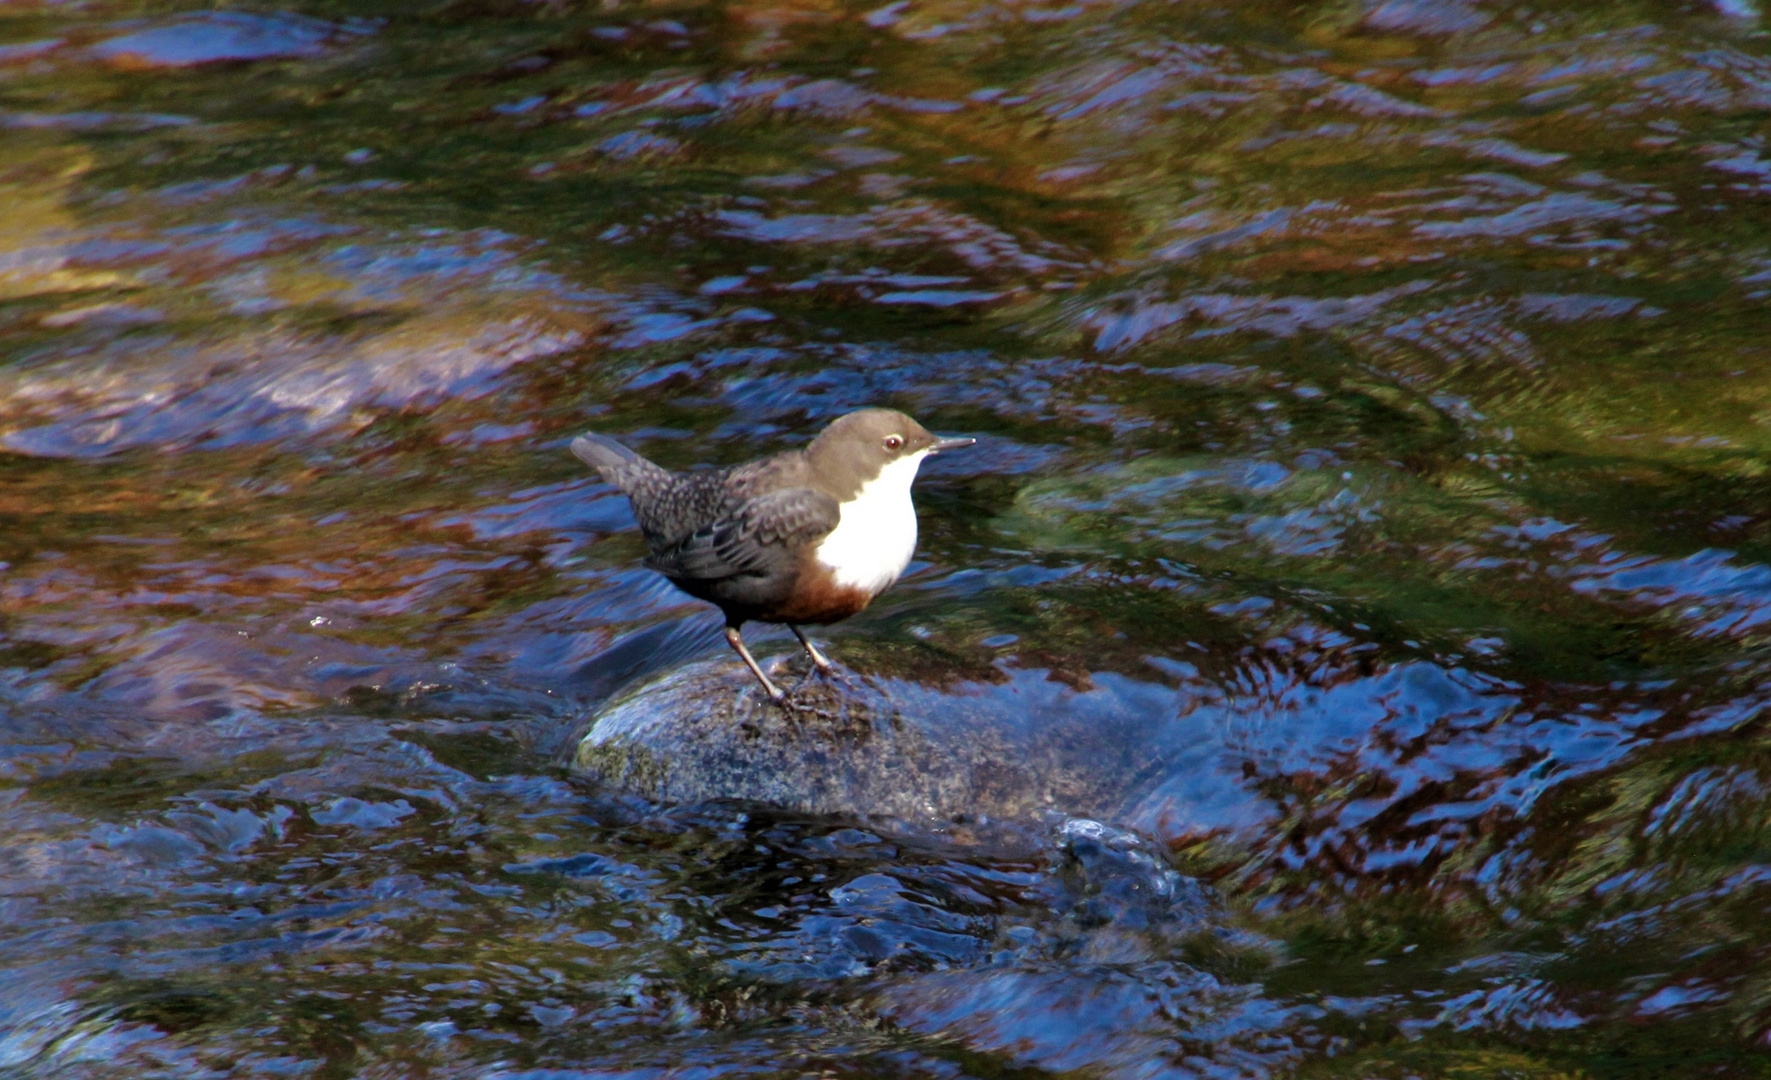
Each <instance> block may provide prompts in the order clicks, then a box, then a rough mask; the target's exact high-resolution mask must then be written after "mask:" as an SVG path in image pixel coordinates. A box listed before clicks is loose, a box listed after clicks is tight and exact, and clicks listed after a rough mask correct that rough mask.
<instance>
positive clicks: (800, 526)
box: [646, 488, 842, 581]
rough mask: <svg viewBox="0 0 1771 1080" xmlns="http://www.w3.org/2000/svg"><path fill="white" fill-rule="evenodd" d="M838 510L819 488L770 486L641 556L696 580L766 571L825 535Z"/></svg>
mask: <svg viewBox="0 0 1771 1080" xmlns="http://www.w3.org/2000/svg"><path fill="white" fill-rule="evenodd" d="M841 516H842V509H841V507H840V506H838V505H837V501H836V500H835V499H834V498H832V497H831V496H829V495H826V494H824V493H823V492H819V491H813V490H811V489H810V488H790V489H788V490H786V491H776V492H771V493H769V494H767V495H760V496H757V497H756V498H753V499H747V500H745V501H744V502H742V503H739V504H738V505H737V506H736V507H734V508H733V509H732V510H731V511H730V512H729V513H727V514H725V515H724V516H722V517H721V518H720V519H719V520H717V521H714V522H711V523H710V524H707V525H705V526H703V527H701V528H699V529H696V530H695V531H694V532H692V533H690V534H689V535H688V536H686V537H684V538H683V539H682V540H681V541H679V542H677V543H675V544H672V545H670V546H669V547H667V548H664V549H663V550H655V551H653V553H652V557H651V558H650V559H648V560H646V561H647V563H648V564H649V565H650V566H651V567H652V568H653V569H655V570H658V571H660V572H662V573H664V574H667V575H669V576H671V577H682V578H692V579H696V580H701V581H714V580H719V579H722V578H729V577H736V576H737V575H739V574H769V573H772V572H775V571H778V570H781V569H784V568H785V567H786V566H787V565H789V564H790V563H791V562H792V561H793V558H794V555H795V553H796V552H797V551H798V549H799V546H800V545H801V544H802V543H807V542H810V541H814V540H817V539H819V538H821V537H823V536H825V535H828V534H829V532H830V531H831V530H832V529H834V528H836V523H837V521H838V520H839V519H840V518H841Z"/></svg>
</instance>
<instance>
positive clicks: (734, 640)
mask: <svg viewBox="0 0 1771 1080" xmlns="http://www.w3.org/2000/svg"><path fill="white" fill-rule="evenodd" d="M726 642H727V643H728V644H729V645H731V646H732V648H734V649H736V650H738V657H739V659H741V660H743V661H744V666H745V667H748V668H749V669H750V673H751V674H752V675H755V676H756V681H757V682H760V683H762V684H763V689H764V690H765V691H767V692H768V695H769V700H770V701H773V702H774V703H775V704H777V705H780V704H781V703H783V702H785V701H786V700H787V695H786V694H783V693H782V692H781V688H780V687H778V686H776V685H775V684H774V683H772V682H770V681H769V677H768V676H767V675H764V674H763V669H762V668H760V667H757V666H756V660H755V658H754V657H752V656H751V655H750V650H749V649H747V648H745V647H744V635H742V634H740V633H738V628H737V627H736V626H728V627H726Z"/></svg>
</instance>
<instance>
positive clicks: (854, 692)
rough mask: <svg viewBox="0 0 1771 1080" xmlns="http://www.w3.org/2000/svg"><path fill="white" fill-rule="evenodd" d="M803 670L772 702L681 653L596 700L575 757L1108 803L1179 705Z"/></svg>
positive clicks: (858, 800)
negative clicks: (669, 667) (682, 662)
mask: <svg viewBox="0 0 1771 1080" xmlns="http://www.w3.org/2000/svg"><path fill="white" fill-rule="evenodd" d="M795 677H796V675H795V674H794V673H790V674H789V676H788V679H789V682H790V683H791V682H792V680H793V679H794V678H795ZM800 677H801V678H803V681H801V682H799V684H798V685H797V686H796V687H794V688H793V689H792V691H791V701H790V704H789V705H788V706H786V707H779V706H775V705H771V704H770V703H769V702H768V700H767V699H766V698H765V697H764V696H763V695H762V693H761V691H760V690H758V689H757V688H756V686H755V685H754V683H753V682H752V680H751V678H750V676H749V674H748V673H747V672H745V671H744V670H743V669H742V668H741V667H739V666H738V665H737V664H736V663H733V662H730V661H727V660H724V659H721V660H718V661H709V662H703V663H698V664H693V665H689V666H687V667H683V668H680V669H678V670H676V671H673V672H671V673H669V674H666V675H664V676H662V677H660V678H658V679H657V680H655V681H652V682H648V683H645V684H642V685H640V686H638V687H637V688H635V689H633V690H631V691H629V692H628V693H626V694H624V695H622V696H621V697H619V698H617V699H616V700H614V701H613V702H611V703H610V704H609V705H608V706H606V707H605V708H604V709H603V710H602V711H601V712H599V713H598V714H597V715H596V716H595V718H594V719H593V721H592V723H591V727H590V730H589V733H588V734H586V735H585V736H584V738H583V739H582V740H581V741H580V743H579V745H578V749H577V753H576V756H575V767H576V768H578V769H579V770H581V771H583V772H585V773H587V774H590V775H593V776H595V777H597V778H599V779H600V780H602V781H603V782H604V783H605V784H607V785H609V786H610V787H612V788H615V789H617V790H621V791H624V792H627V793H630V794H634V795H639V796H642V797H644V798H648V799H655V800H660V801H665V802H688V801H699V800H706V799H739V800H749V801H755V802H763V803H768V804H770V805H773V806H778V807H783V808H788V809H794V810H802V811H807V812H811V813H856V814H865V815H885V816H889V817H896V818H901V819H905V820H908V821H925V822H926V821H951V820H975V819H978V818H996V819H1001V818H1027V817H1030V816H1032V815H1035V814H1038V813H1040V812H1043V811H1051V810H1060V811H1062V812H1064V813H1082V814H1094V815H1108V816H1110V815H1111V814H1112V813H1113V811H1114V810H1116V809H1117V808H1120V807H1123V806H1126V805H1128V802H1129V800H1130V798H1131V797H1132V796H1133V795H1134V792H1135V791H1137V790H1140V789H1142V788H1143V787H1145V786H1147V783H1148V781H1149V779H1150V778H1151V768H1150V767H1151V765H1152V764H1153V762H1152V760H1151V756H1150V750H1151V747H1150V745H1149V743H1150V739H1149V735H1150V734H1151V731H1150V729H1151V728H1152V727H1155V726H1159V725H1160V724H1161V722H1162V720H1163V719H1164V718H1165V717H1169V718H1171V717H1172V697H1171V694H1170V692H1169V691H1166V690H1165V689H1163V688H1161V687H1156V686H1150V685H1147V684H1142V683H1136V682H1133V681H1131V680H1123V681H1122V682H1121V683H1119V684H1117V685H1114V686H1111V687H1097V688H1095V689H1092V690H1089V691H1083V692H1079V691H1075V690H1072V689H1071V688H1069V687H1065V686H1061V685H1059V684H1056V683H1053V682H1050V681H1049V680H1047V679H1046V678H1045V673H1044V672H1038V671H1009V672H1001V673H1000V679H999V681H994V682H962V683H959V684H958V685H957V686H952V687H947V688H935V687H930V686H926V685H924V684H921V683H918V682H914V681H910V680H905V679H893V678H878V677H872V676H857V675H855V674H852V673H848V672H839V673H838V674H837V675H836V676H835V677H834V678H833V679H823V678H815V677H814V678H806V677H803V676H800Z"/></svg>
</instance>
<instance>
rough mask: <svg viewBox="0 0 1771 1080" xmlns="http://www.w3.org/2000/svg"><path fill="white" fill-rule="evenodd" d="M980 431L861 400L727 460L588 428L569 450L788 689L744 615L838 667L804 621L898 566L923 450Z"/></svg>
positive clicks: (946, 446)
mask: <svg viewBox="0 0 1771 1080" xmlns="http://www.w3.org/2000/svg"><path fill="white" fill-rule="evenodd" d="M976 441H977V440H976V439H943V438H939V437H937V436H935V435H931V434H930V433H929V432H928V431H927V430H925V429H924V428H923V426H922V425H921V424H919V423H917V422H916V421H914V420H912V419H910V417H908V416H905V415H904V414H903V413H901V412H897V411H895V410H893V409H861V410H859V411H857V412H852V413H849V414H848V415H846V416H842V417H839V418H838V419H836V420H834V421H832V422H831V424H830V426H829V427H827V428H825V429H824V430H823V431H822V432H820V433H819V434H818V437H817V438H816V439H813V440H812V442H811V444H810V445H809V446H807V447H806V448H805V449H803V450H788V451H786V452H785V453H780V454H776V455H774V456H773V457H766V458H761V459H759V460H757V461H751V462H746V463H745V464H743V465H734V466H732V467H731V468H727V469H706V470H697V471H694V472H680V473H679V472H671V471H670V470H669V469H666V468H664V467H662V466H660V465H655V464H653V463H652V462H650V461H647V460H646V459H645V458H643V457H641V456H639V455H638V454H636V453H634V452H633V451H632V450H629V449H628V448H627V447H625V446H622V445H621V444H620V443H618V442H616V441H615V440H614V439H611V438H609V437H608V436H606V435H596V434H585V435H580V436H579V437H578V438H576V439H573V440H572V453H574V454H576V455H577V456H578V458H579V460H581V461H583V462H584V463H585V464H586V465H589V466H591V467H592V468H594V469H595V470H596V471H597V472H599V473H601V474H602V477H603V479H604V480H606V481H608V482H609V483H610V484H612V485H614V486H615V487H616V488H619V489H620V490H621V492H622V494H624V495H626V496H627V499H628V501H629V502H631V503H632V504H633V516H634V517H635V518H636V519H638V521H639V526H640V532H641V533H643V534H644V535H645V538H646V543H647V544H648V545H650V547H651V555H650V556H648V557H647V559H646V565H647V566H649V567H651V568H652V569H654V570H656V571H658V572H659V573H661V574H663V575H664V576H665V577H667V578H669V579H670V581H671V583H672V584H673V585H675V586H676V587H677V588H679V589H681V590H682V591H684V592H686V593H688V594H689V595H690V596H693V597H695V598H696V599H699V600H706V601H708V602H709V603H712V604H717V605H719V608H720V610H721V611H723V612H725V615H726V640H727V641H728V642H730V643H731V646H732V648H734V649H736V650H737V652H738V655H739V656H740V657H742V658H743V660H744V663H745V664H746V665H748V666H749V668H750V671H751V673H752V674H754V675H755V676H756V677H757V680H758V681H759V682H761V683H762V684H763V689H764V690H766V691H768V695H769V698H770V699H771V700H773V701H775V702H777V703H780V702H782V701H784V700H786V696H787V695H785V694H783V693H782V692H781V690H780V688H778V687H777V686H776V685H775V684H774V683H772V682H770V681H769V677H768V676H767V675H764V674H763V669H762V668H760V667H758V666H757V663H756V660H755V659H754V658H753V657H752V656H751V655H750V650H749V649H747V648H745V647H744V636H743V635H742V634H741V633H740V632H739V631H740V628H741V627H742V626H743V625H744V624H745V623H747V622H752V621H756V622H776V623H786V624H787V628H788V629H789V630H792V631H793V635H794V636H795V637H797V638H799V643H800V644H801V645H804V646H805V648H806V652H807V653H809V654H810V655H811V658H812V663H814V664H816V665H817V666H818V670H819V671H829V670H830V661H828V660H826V659H825V658H824V656H823V654H821V653H819V652H818V650H817V648H816V647H815V646H814V645H813V644H812V643H811V642H810V641H808V640H807V639H806V635H805V634H804V632H802V631H801V630H800V627H801V626H802V625H809V624H823V623H833V622H836V621H838V620H839V619H846V618H848V617H849V616H850V615H853V614H855V613H856V612H857V611H860V610H861V609H862V608H864V607H866V606H867V605H868V604H869V603H870V602H872V600H873V598H874V597H875V596H878V595H879V594H880V593H882V592H884V591H885V590H886V588H887V587H888V586H890V585H891V584H892V582H894V581H897V580H898V575H900V574H902V573H903V572H904V568H905V567H906V566H908V565H910V556H911V554H912V553H913V552H915V551H916V507H915V506H914V505H913V504H912V503H911V501H910V482H911V481H912V480H915V479H916V470H917V468H918V467H919V466H921V464H922V459H923V458H925V457H928V456H929V455H930V454H934V453H939V452H940V451H942V450H956V449H958V448H960V447H962V446H970V445H972V443H974V442H976Z"/></svg>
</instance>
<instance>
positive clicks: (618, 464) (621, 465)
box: [572, 431, 670, 494]
mask: <svg viewBox="0 0 1771 1080" xmlns="http://www.w3.org/2000/svg"><path fill="white" fill-rule="evenodd" d="M572 454H573V456H575V457H577V459H578V460H579V461H582V462H584V463H585V464H586V465H589V466H590V467H591V468H593V469H595V470H596V471H597V472H599V473H601V474H602V477H603V479H604V480H607V481H608V482H609V483H611V484H613V485H614V486H616V487H618V488H620V489H621V491H622V492H623V493H626V494H632V493H633V491H634V490H635V489H636V488H647V487H654V488H655V487H657V486H659V485H661V484H665V483H668V482H669V480H670V471H669V470H668V469H666V468H664V467H663V466H662V465H655V464H653V463H652V462H650V461H647V460H646V459H645V458H643V457H640V456H639V455H638V454H636V453H634V452H633V451H632V450H629V449H628V448H627V447H625V446H622V445H621V444H620V443H618V442H616V441H615V440H614V439H611V438H609V437H608V436H607V435H598V434H597V433H596V432H594V431H587V432H585V433H584V434H582V435H580V436H578V437H577V438H576V439H573V440H572Z"/></svg>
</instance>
